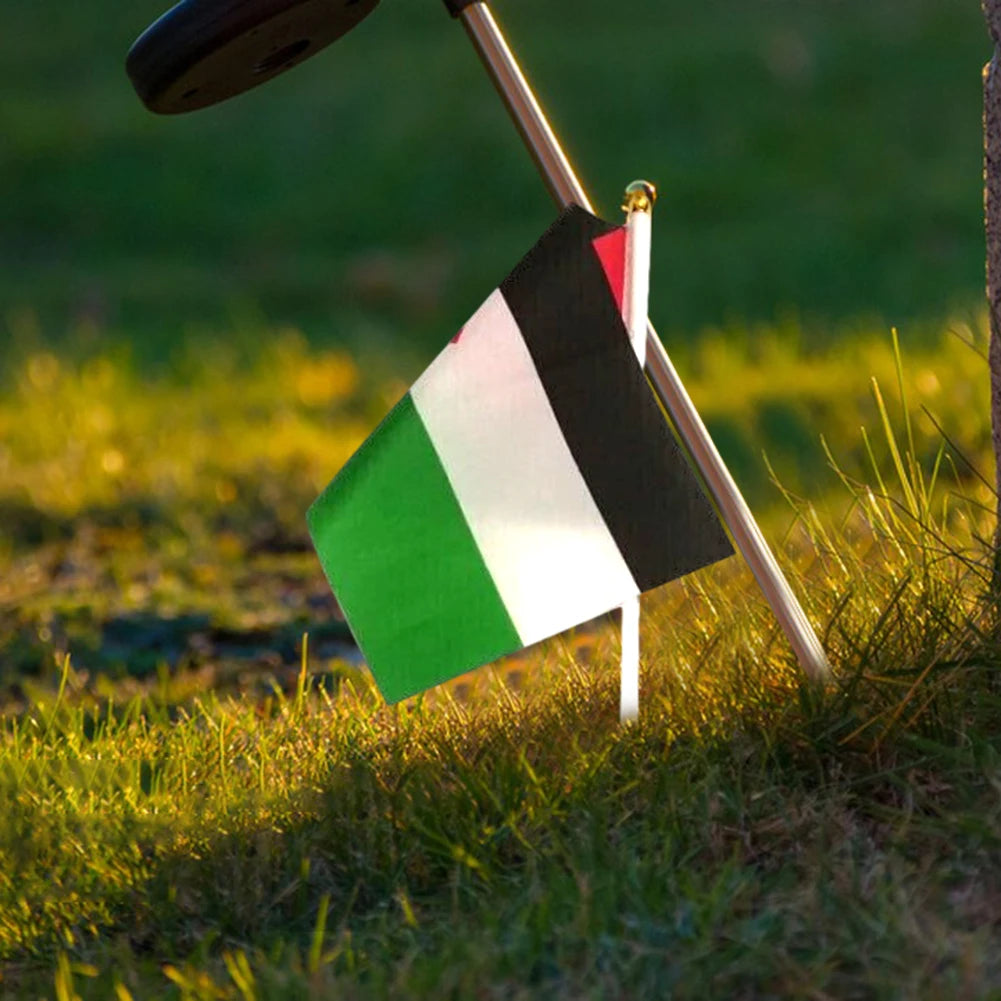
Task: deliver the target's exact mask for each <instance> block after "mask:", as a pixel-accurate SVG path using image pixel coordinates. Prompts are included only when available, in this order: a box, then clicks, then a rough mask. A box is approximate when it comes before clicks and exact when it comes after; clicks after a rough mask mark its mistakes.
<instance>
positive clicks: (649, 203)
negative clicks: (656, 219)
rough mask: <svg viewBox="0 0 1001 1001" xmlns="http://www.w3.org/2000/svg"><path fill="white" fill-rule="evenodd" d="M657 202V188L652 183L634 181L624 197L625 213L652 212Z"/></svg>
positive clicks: (623, 207) (623, 209)
mask: <svg viewBox="0 0 1001 1001" xmlns="http://www.w3.org/2000/svg"><path fill="white" fill-rule="evenodd" d="M656 201H657V188H656V186H655V185H653V184H651V183H650V181H633V182H632V183H631V184H629V185H627V187H626V193H625V194H624V195H623V196H622V211H623V212H650V211H652V210H653V206H654V203H655V202H656Z"/></svg>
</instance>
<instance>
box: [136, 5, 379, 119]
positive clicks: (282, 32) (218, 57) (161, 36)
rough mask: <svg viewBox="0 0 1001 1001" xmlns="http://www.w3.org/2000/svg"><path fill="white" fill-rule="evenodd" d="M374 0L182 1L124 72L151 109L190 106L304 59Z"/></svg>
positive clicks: (140, 44) (143, 40) (146, 37)
mask: <svg viewBox="0 0 1001 1001" xmlns="http://www.w3.org/2000/svg"><path fill="white" fill-rule="evenodd" d="M378 2H379V0H182V2H181V3H179V4H177V6H175V7H172V8H171V9H170V10H168V11H167V13H166V14H164V15H163V16H162V17H160V18H158V19H157V20H156V21H154V22H153V24H151V25H150V26H149V27H148V28H147V29H146V30H145V31H144V32H143V33H142V34H141V35H140V36H139V37H138V38H137V39H136V41H135V42H134V43H133V45H132V48H131V49H129V54H128V57H127V58H126V61H125V69H126V71H127V72H128V74H129V78H130V79H131V80H132V85H133V86H134V87H135V89H136V93H137V94H138V95H139V97H140V98H141V99H142V102H143V104H145V105H146V107H148V108H149V109H150V110H151V111H156V112H158V113H159V114H162V115H176V114H179V113H181V112H184V111H195V110H196V109H198V108H205V107H208V106H209V105H210V104H216V103H218V102H219V101H225V100H226V99H227V98H229V97H234V96H235V95H237V94H241V93H243V91H245V90H250V88H251V87H256V86H258V84H262V83H267V81H268V80H270V79H271V78H272V77H275V76H277V75H278V74H279V73H284V72H285V70H287V69H291V68H292V67H293V66H296V65H297V64H299V63H301V62H302V61H303V60H304V59H308V58H309V57H310V56H311V55H313V53H314V52H319V51H320V49H322V48H324V47H325V46H327V45H329V44H330V43H331V42H333V41H336V40H337V39H338V38H340V37H341V35H343V34H345V33H347V32H348V31H350V30H351V29H352V28H353V27H354V26H355V25H356V24H358V22H359V21H361V20H363V19H364V18H365V17H366V16H367V15H368V14H370V13H371V12H372V10H373V9H374V8H375V5H376V4H377V3H378Z"/></svg>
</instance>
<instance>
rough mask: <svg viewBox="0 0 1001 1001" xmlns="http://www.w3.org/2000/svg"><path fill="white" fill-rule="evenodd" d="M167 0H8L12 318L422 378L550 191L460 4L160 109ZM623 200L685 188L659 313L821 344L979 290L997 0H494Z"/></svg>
mask: <svg viewBox="0 0 1001 1001" xmlns="http://www.w3.org/2000/svg"><path fill="white" fill-rule="evenodd" d="M162 9H163V8H162V6H161V0H152V2H150V0H142V2H140V3H137V4H130V5H122V4H112V3H108V2H107V0H90V2H88V3H81V4H63V3H56V2H54V0H6V2H5V4H4V16H5V29H4V31H3V32H2V33H0V190H2V191H3V192H4V196H3V197H2V198H0V339H2V340H3V341H5V342H6V343H7V344H8V345H14V346H15V347H16V348H18V347H20V348H22V349H23V348H26V349H27V350H29V351H30V350H35V349H36V348H37V346H38V345H39V343H42V344H51V345H56V346H57V347H58V348H59V349H60V350H62V351H70V352H77V353H80V352H82V353H84V354H87V353H90V352H91V351H92V350H93V349H94V348H95V347H97V348H99V349H100V350H102V351H103V350H106V349H107V348H108V347H109V346H112V345H113V346H117V347H120V348H121V347H124V348H125V349H126V350H127V351H128V352H130V353H131V354H132V355H133V357H134V358H135V359H136V360H137V361H138V362H139V363H140V364H141V366H143V367H145V366H154V367H155V366H157V365H162V364H164V363H165V362H168V363H169V362H170V360H171V358H172V356H173V353H174V352H175V350H176V349H177V346H178V345H179V344H183V343H185V342H195V343H204V342H205V341H206V340H218V341H222V342H224V343H226V344H228V345H230V346H231V347H235V348H236V349H238V350H240V351H241V352H243V351H245V352H247V353H249V354H250V355H251V356H252V355H253V354H254V353H255V352H256V350H257V348H258V347H259V346H260V344H261V342H262V341H263V340H265V339H266V338H267V337H268V336H269V331H271V330H272V329H273V328H274V327H282V326H294V327H297V328H299V329H301V330H302V331H303V332H304V334H305V336H306V337H307V339H308V341H309V342H310V343H313V344H317V345H327V346H329V345H341V346H345V347H347V348H349V349H350V350H352V351H354V352H356V353H357V352H361V353H364V354H368V355H372V356H381V357H382V358H384V359H389V361H388V364H389V366H390V367H391V368H392V369H393V370H394V371H395V372H397V373H400V374H405V375H412V374H413V373H414V372H415V371H416V370H417V369H418V367H419V366H420V365H422V364H423V363H426V361H427V360H428V359H429V358H430V357H431V355H432V354H433V353H434V352H435V350H436V349H437V347H438V346H439V345H440V344H441V343H442V340H443V338H444V337H445V336H446V335H447V333H448V332H449V331H451V330H452V329H453V328H454V326H455V324H456V323H457V322H461V321H462V320H463V319H464V318H465V317H466V316H467V315H468V314H469V313H470V312H471V311H472V310H473V309H474V308H475V307H476V306H477V305H478V303H479V302H480V301H481V300H482V298H483V296H484V294H485V293H486V291H488V290H489V289H490V288H492V287H493V286H494V284H495V283H496V282H497V281H498V279H499V278H500V277H502V276H503V275H504V274H505V273H506V271H507V270H508V269H509V268H510V266H511V264H512V263H513V262H514V261H515V260H517V259H518V257H519V256H520V255H521V254H522V253H523V252H524V250H525V249H526V248H527V247H528V246H529V245H531V243H532V242H533V241H534V240H535V238H536V237H537V236H538V235H539V233H540V232H541V231H542V229H543V228H544V227H545V225H546V224H547V223H548V221H549V220H550V218H551V217H552V214H553V208H552V206H551V204H550V203H549V200H548V196H547V195H546V193H545V191H544V189H543V187H542V185H541V183H540V181H539V180H538V178H537V177H536V175H535V171H534V167H533V166H532V164H531V163H530V161H529V160H528V158H527V156H526V155H525V153H524V152H523V150H522V149H521V146H520V143H519V141H518V139H517V138H516V136H515V134H514V132H513V130H512V128H511V126H510V124H509V123H508V121H507V119H506V117H505V113H504V112H503V110H502V108H501V107H500V105H499V102H498V101H497V99H496V97H495V96H494V93H493V91H492V88H491V86H490V84H489V83H488V81H487V80H486V78H485V76H484V74H483V72H482V70H481V69H480V67H479V65H478V62H477V59H476V57H475V55H474V54H473V52H472V51H471V49H470V46H469V44H468V42H467V41H466V39H465V36H464V33H463V32H462V30H461V28H460V27H459V26H458V25H457V24H454V23H452V22H450V20H449V19H448V17H447V16H446V15H445V13H444V11H443V10H442V7H441V4H439V3H434V2H431V0H428V2H424V3H404V2H394V0H386V2H385V3H384V4H381V5H380V7H379V8H378V9H377V10H376V11H375V12H374V13H373V14H372V16H371V17H370V18H369V19H368V20H367V21H366V22H365V23H364V24H363V25H361V26H360V27H359V28H358V29H357V31H356V32H354V33H353V34H351V35H350V36H349V37H348V38H346V39H344V40H343V41H342V42H341V43H339V44H338V45H337V46H336V47H335V48H333V49H331V50H330V51H328V52H327V53H324V54H323V55H322V56H320V57H318V58H316V59H314V60H311V61H309V62H307V63H306V64H305V65H303V66H302V67H300V68H298V69H296V70H295V71H294V72H292V73H290V74H288V75H286V76H285V77H283V78H280V79H279V80H277V81H275V82H274V83H272V84H270V85H269V86H267V87H265V88H262V89H260V90H257V91H254V92H251V93H248V94H246V95H243V96H242V97H241V98H238V99H236V100H234V101H232V102H230V103H227V104H225V105H222V106H219V107H217V108H214V109H210V110H207V111H203V112H199V113H197V114H195V115H192V116H185V117H181V118H158V117H155V116H153V115H151V114H149V113H148V112H147V111H145V109H144V108H143V107H142V106H141V105H140V103H139V101H138V99H137V98H136V97H135V96H134V94H133V93H132V90H131V87H130V85H129V83H128V80H127V79H126V76H125V73H124V67H123V63H124V56H125V53H126V51H127V49H128V46H129V44H130V43H131V41H132V39H133V38H134V37H135V36H136V35H137V34H138V33H139V32H140V31H141V30H142V29H143V28H144V27H145V26H146V24H147V23H149V22H150V21H151V20H152V19H153V18H154V17H155V16H157V15H158V14H159V13H160V12H161V11H162ZM496 13H497V16H498V19H499V20H500V21H501V23H502V24H503V25H504V26H505V27H506V28H507V29H508V30H509V32H510V35H511V39H512V41H513V43H514V45H515V48H516V49H517V50H518V51H519V53H520V54H521V56H522V58H523V60H524V63H525V66H526V69H527V71H528V73H529V75H530V77H532V78H533V79H534V81H535V83H536V86H537V89H538V91H539V94H540V96H541V98H542V100H543V103H544V104H545V105H546V106H547V108H548V109H549V110H550V112H551V114H552V118H553V121H554V124H555V125H556V127H557V131H558V132H560V133H561V135H562V136H563V137H564V140H565V142H566V145H567V147H568V150H569V151H570V153H571V156H572V158H573V159H574V160H575V162H576V163H577V164H578V166H579V169H580V172H581V175H582V177H583V179H584V181H585V184H586V186H587V187H588V188H589V190H590V191H591V192H592V195H593V197H594V200H595V201H596V203H597V204H598V205H599V206H600V207H601V208H603V209H604V211H605V214H606V215H608V216H610V217H611V218H615V217H616V216H617V214H618V210H617V208H616V206H617V204H618V198H619V195H620V192H621V190H622V187H623V185H624V184H625V183H626V182H627V181H629V180H631V179H632V178H633V177H635V176H637V175H644V176H648V177H650V178H652V179H653V180H655V181H656V182H658V184H659V185H660V187H661V189H662V192H663V198H662V201H661V204H660V209H659V212H658V216H657V224H656V225H657V229H656V238H655V245H654V246H655V261H654V269H655V273H654V284H653V289H654V293H653V305H652V314H653V317H654V319H655V321H656V322H657V324H658V326H659V328H660V330H661V334H662V336H664V337H665V339H666V340H667V342H668V346H669V348H670V349H671V350H672V351H673V352H674V353H675V354H676V355H677V356H678V358H679V361H680V362H681V363H682V364H683V363H684V361H685V356H686V351H687V350H688V348H689V346H690V345H691V344H693V343H694V342H696V341H697V340H698V338H699V335H700V334H701V332H702V331H704V330H705V329H706V328H717V329H722V330H723V331H724V333H725V336H726V337H728V338H730V339H738V340H739V339H740V338H744V339H745V340H746V339H748V338H753V337H754V332H755V329H756V325H760V324H766V325H769V326H770V327H773V328H774V327H775V326H776V324H778V326H779V327H780V328H782V329H783V330H785V331H786V332H787V333H788V335H789V337H790V338H792V339H793V340H794V341H795V342H796V346H797V349H798V350H801V351H809V350H816V349H821V348H829V347H831V346H832V345H835V344H838V343H840V342H841V341H842V340H843V339H844V338H846V337H848V336H850V335H851V334H852V333H858V332H859V331H873V330H875V331H878V332H879V333H881V334H882V333H883V332H885V331H886V330H887V328H888V326H889V325H890V324H896V325H897V326H899V327H900V328H901V335H902V341H903V344H904V347H905V351H906V350H907V347H908V346H909V345H910V344H912V343H929V339H930V338H931V337H932V336H933V335H935V336H937V334H938V333H939V331H940V330H941V329H942V326H943V321H944V320H945V319H946V318H947V317H952V316H956V315H962V314H963V313H964V311H968V310H969V309H970V308H971V304H975V303H979V302H980V301H982V287H983V265H982V260H983V251H982V242H983V241H982V226H981V216H982V208H981V196H980V187H981V185H980V173H981V152H980V151H981V141H980V68H981V66H982V64H983V63H984V62H985V60H986V58H987V56H988V54H989V46H988V41H987V37H986V34H985V31H984V28H983V25H982V20H981V15H980V11H979V5H977V4H975V3H972V2H960V0H840V2H838V3H830V2H829V0H755V2H752V3H747V2H740V0H708V2H705V3H701V4H687V3H680V2H677V0H634V2H633V3H632V4H631V6H630V7H628V8H615V9H610V8H609V7H608V5H607V4H604V3H600V2H598V0H547V2H546V3H544V4H537V3H532V4H529V3H525V2H517V0H498V3H497V4H496Z"/></svg>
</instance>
